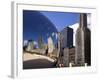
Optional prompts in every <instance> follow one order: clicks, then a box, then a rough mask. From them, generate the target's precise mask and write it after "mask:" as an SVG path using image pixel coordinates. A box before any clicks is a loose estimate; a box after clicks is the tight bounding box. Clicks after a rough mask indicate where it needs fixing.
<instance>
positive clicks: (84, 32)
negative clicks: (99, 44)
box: [75, 13, 91, 65]
mask: <svg viewBox="0 0 100 80" xmlns="http://www.w3.org/2000/svg"><path fill="white" fill-rule="evenodd" d="M75 63H76V65H84V64H85V63H87V64H88V65H91V33H90V30H89V29H88V27H87V14H86V13H81V14H80V25H79V28H78V29H77V31H76V53H75Z"/></svg>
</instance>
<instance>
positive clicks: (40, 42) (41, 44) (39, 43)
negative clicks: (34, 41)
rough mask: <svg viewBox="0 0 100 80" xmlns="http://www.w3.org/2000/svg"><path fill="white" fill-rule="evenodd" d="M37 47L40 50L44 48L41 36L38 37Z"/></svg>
mask: <svg viewBox="0 0 100 80" xmlns="http://www.w3.org/2000/svg"><path fill="white" fill-rule="evenodd" d="M38 47H39V48H40V49H43V48H44V44H43V39H42V36H40V37H39V38H38Z"/></svg>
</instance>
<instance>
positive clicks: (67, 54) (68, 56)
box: [63, 47, 75, 67]
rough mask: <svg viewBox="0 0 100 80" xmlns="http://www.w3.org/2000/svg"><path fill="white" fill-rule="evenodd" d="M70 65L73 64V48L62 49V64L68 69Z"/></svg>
mask: <svg viewBox="0 0 100 80" xmlns="http://www.w3.org/2000/svg"><path fill="white" fill-rule="evenodd" d="M70 63H73V64H75V47H72V48H65V49H64V53H63V64H64V66H65V67H68V66H69V64H70Z"/></svg>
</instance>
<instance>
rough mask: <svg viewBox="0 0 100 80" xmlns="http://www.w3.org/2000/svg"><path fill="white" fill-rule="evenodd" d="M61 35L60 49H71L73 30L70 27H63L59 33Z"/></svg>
mask: <svg viewBox="0 0 100 80" xmlns="http://www.w3.org/2000/svg"><path fill="white" fill-rule="evenodd" d="M61 35H62V42H61V46H62V48H66V47H68V48H70V47H73V29H72V28H70V27H65V28H64V29H63V30H62V31H61Z"/></svg>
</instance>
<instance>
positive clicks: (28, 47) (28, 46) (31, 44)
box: [27, 40, 34, 51]
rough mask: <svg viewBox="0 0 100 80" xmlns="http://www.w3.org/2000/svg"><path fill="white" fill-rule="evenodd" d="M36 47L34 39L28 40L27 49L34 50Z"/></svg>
mask: <svg viewBox="0 0 100 80" xmlns="http://www.w3.org/2000/svg"><path fill="white" fill-rule="evenodd" d="M33 49H34V41H33V40H28V45H27V51H32V50H33Z"/></svg>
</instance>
